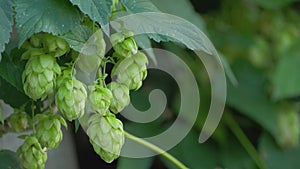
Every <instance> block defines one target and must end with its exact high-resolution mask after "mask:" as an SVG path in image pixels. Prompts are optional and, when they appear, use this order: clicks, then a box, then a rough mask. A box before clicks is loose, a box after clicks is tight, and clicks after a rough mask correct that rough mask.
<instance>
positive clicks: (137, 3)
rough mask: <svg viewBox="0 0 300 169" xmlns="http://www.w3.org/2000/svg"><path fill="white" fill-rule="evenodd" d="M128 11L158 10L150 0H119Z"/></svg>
mask: <svg viewBox="0 0 300 169" xmlns="http://www.w3.org/2000/svg"><path fill="white" fill-rule="evenodd" d="M121 2H122V4H123V5H124V6H125V8H126V9H127V12H129V13H141V12H159V10H158V9H157V8H156V6H155V5H154V4H153V3H152V2H151V1H150V0H134V1H133V0H121Z"/></svg>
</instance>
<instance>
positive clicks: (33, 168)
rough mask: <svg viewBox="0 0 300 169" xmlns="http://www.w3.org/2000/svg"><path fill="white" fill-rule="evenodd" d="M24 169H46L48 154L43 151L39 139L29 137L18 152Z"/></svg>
mask: <svg viewBox="0 0 300 169" xmlns="http://www.w3.org/2000/svg"><path fill="white" fill-rule="evenodd" d="M17 155H18V156H19V157H20V158H21V160H22V165H23V167H24V169H44V168H45V163H46V160H47V153H46V152H45V151H44V150H43V149H42V147H41V145H40V143H39V142H38V140H37V138H35V137H34V136H28V137H27V138H26V139H25V141H24V143H23V145H22V146H20V147H19V149H18V150H17Z"/></svg>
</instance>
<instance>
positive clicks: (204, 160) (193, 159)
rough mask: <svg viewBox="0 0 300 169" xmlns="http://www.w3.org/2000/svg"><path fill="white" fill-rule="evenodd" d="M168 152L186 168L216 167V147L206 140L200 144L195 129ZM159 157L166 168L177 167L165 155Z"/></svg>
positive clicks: (204, 168) (172, 168) (202, 168)
mask: <svg viewBox="0 0 300 169" xmlns="http://www.w3.org/2000/svg"><path fill="white" fill-rule="evenodd" d="M169 152H170V153H171V154H172V155H173V156H174V157H175V158H177V159H178V160H179V161H181V162H182V163H183V164H184V165H186V166H187V167H188V168H195V169H207V168H217V167H218V163H219V156H218V154H217V153H216V152H217V151H216V149H215V148H214V147H213V146H212V145H211V144H210V143H208V142H207V143H202V144H200V143H199V142H198V135H197V133H196V132H195V131H191V132H190V133H189V134H188V135H187V136H186V137H185V138H184V139H183V140H182V141H181V142H180V143H179V144H178V145H177V146H176V147H174V148H173V149H171V150H170V151H169ZM161 159H162V161H163V162H164V163H165V164H166V166H168V168H170V169H177V168H178V167H176V166H175V165H174V164H173V163H171V162H170V161H169V160H168V159H165V157H161Z"/></svg>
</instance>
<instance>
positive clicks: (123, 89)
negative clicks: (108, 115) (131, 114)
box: [107, 82, 130, 114]
mask: <svg viewBox="0 0 300 169" xmlns="http://www.w3.org/2000/svg"><path fill="white" fill-rule="evenodd" d="M107 88H108V89H109V90H111V92H112V94H113V98H112V100H111V103H110V107H109V109H110V110H111V111H112V112H113V113H115V114H117V113H119V112H120V111H122V110H123V109H124V108H125V107H126V106H127V105H128V104H129V103H130V96H129V89H128V87H127V86H125V85H122V84H119V83H116V82H111V83H110V84H108V85H107Z"/></svg>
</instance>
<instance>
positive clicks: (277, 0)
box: [253, 0, 298, 9]
mask: <svg viewBox="0 0 300 169" xmlns="http://www.w3.org/2000/svg"><path fill="white" fill-rule="evenodd" d="M253 1H254V2H255V3H256V4H257V5H259V6H261V7H264V8H272V9H274V8H281V7H284V6H287V5H289V4H291V3H292V2H296V1H298V0H263V1H262V0H253Z"/></svg>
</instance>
